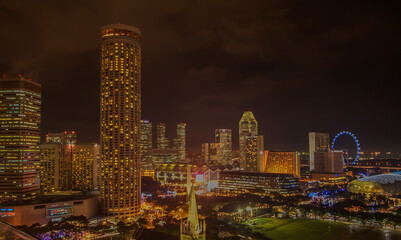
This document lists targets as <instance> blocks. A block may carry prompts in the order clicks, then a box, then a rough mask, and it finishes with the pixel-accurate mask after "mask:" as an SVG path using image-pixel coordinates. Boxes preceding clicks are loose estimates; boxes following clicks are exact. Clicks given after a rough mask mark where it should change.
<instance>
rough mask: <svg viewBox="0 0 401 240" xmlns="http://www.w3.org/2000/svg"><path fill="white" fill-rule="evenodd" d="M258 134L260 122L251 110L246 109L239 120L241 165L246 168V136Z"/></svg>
mask: <svg viewBox="0 0 401 240" xmlns="http://www.w3.org/2000/svg"><path fill="white" fill-rule="evenodd" d="M257 135H258V122H257V121H256V119H255V116H253V113H252V112H251V111H246V112H244V114H243V115H242V117H241V120H240V121H239V154H240V166H241V168H245V151H246V149H245V148H246V146H245V141H246V137H249V136H257Z"/></svg>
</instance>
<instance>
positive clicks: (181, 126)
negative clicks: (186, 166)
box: [175, 123, 187, 160]
mask: <svg viewBox="0 0 401 240" xmlns="http://www.w3.org/2000/svg"><path fill="white" fill-rule="evenodd" d="M186 126H187V124H185V123H178V124H177V138H176V139H175V148H176V149H177V150H178V151H179V153H180V160H184V159H185V128H186Z"/></svg>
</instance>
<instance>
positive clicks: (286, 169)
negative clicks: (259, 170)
mask: <svg viewBox="0 0 401 240" xmlns="http://www.w3.org/2000/svg"><path fill="white" fill-rule="evenodd" d="M300 159H301V154H300V153H299V152H297V151H295V152H276V151H264V161H263V162H264V165H265V169H264V171H263V172H266V173H287V174H292V175H295V176H297V177H300V176H301V164H300Z"/></svg>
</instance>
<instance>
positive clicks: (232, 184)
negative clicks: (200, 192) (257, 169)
mask: <svg viewBox="0 0 401 240" xmlns="http://www.w3.org/2000/svg"><path fill="white" fill-rule="evenodd" d="M219 190H220V191H222V192H226V193H228V194H244V193H250V194H258V195H271V194H274V193H279V194H282V195H294V194H299V193H300V191H299V189H298V178H296V177H294V176H293V175H291V174H277V173H254V172H244V171H222V172H220V174H219Z"/></svg>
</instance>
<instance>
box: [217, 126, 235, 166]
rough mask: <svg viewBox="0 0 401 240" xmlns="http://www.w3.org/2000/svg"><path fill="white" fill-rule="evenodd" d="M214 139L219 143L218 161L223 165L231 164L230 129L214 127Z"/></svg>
mask: <svg viewBox="0 0 401 240" xmlns="http://www.w3.org/2000/svg"><path fill="white" fill-rule="evenodd" d="M215 138H216V139H215V140H216V142H217V143H220V161H221V163H222V164H223V165H226V164H231V163H232V161H231V156H232V155H231V153H232V134H231V129H216V130H215Z"/></svg>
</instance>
